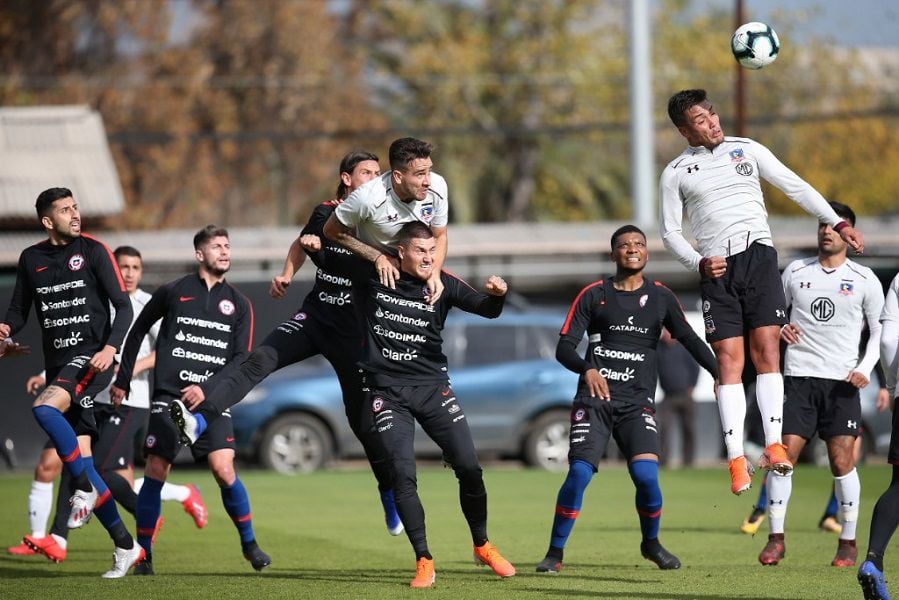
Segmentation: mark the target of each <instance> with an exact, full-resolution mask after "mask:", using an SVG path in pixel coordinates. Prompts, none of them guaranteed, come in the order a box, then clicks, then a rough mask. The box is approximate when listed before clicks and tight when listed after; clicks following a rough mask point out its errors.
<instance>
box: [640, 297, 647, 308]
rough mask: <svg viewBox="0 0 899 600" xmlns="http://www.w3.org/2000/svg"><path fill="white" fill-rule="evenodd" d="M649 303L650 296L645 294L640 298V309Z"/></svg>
mask: <svg viewBox="0 0 899 600" xmlns="http://www.w3.org/2000/svg"><path fill="white" fill-rule="evenodd" d="M647 301H649V294H643V295H642V296H640V308H643V307H644V306H646V302H647Z"/></svg>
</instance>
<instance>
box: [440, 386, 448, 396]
mask: <svg viewBox="0 0 899 600" xmlns="http://www.w3.org/2000/svg"><path fill="white" fill-rule="evenodd" d="M449 393H450V391H449V388H447V389H445V390H443V391H442V392H440V395H441V396H449Z"/></svg>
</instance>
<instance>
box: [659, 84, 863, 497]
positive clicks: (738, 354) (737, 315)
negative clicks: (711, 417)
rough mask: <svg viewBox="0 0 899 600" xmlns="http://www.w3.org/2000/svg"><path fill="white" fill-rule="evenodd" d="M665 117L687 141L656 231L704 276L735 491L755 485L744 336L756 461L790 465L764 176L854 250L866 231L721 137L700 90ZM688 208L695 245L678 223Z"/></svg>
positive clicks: (748, 148)
mask: <svg viewBox="0 0 899 600" xmlns="http://www.w3.org/2000/svg"><path fill="white" fill-rule="evenodd" d="M668 116H669V117H670V118H671V120H672V122H673V123H674V125H675V127H677V130H678V131H679V132H680V134H681V135H682V136H684V138H685V139H686V140H687V143H688V144H689V147H688V148H687V149H686V150H684V151H683V152H682V153H681V155H680V156H678V157H677V158H676V159H674V160H673V161H671V162H670V163H668V166H666V167H665V170H664V171H663V172H662V176H661V179H660V182H659V199H660V208H661V225H660V232H661V234H662V240H663V241H664V243H665V247H666V248H668V250H669V251H670V252H672V253H673V254H674V255H675V256H677V258H678V260H680V261H681V263H682V264H683V265H684V266H685V267H687V268H688V269H690V270H694V271H696V270H698V271H699V274H700V276H701V278H702V279H701V283H700V289H701V293H702V312H703V319H704V320H705V334H706V340H707V341H708V342H709V343H710V344H711V345H712V350H714V352H715V356H716V358H717V360H718V371H719V373H720V376H721V379H720V382H719V386H718V411H719V414H720V416H721V425H722V426H723V429H724V444H725V446H726V447H727V458H728V467H729V470H730V476H731V491H732V492H733V493H734V494H741V493H743V492H745V491H746V490H748V489H749V488H750V487H751V486H752V478H751V474H752V465H750V464H749V461H748V460H747V459H746V456H745V454H744V450H743V420H744V419H745V417H746V395H745V392H744V389H743V382H742V373H743V366H744V361H745V354H744V339H743V338H744V335H746V334H747V332H748V336H749V354H750V358H751V359H752V362H753V364H754V365H755V368H756V372H757V373H758V375H757V378H756V396H757V398H758V404H759V410H760V411H761V413H762V421H763V423H764V430H765V446H766V447H765V450H764V452H763V453H762V457H761V459H760V463H759V464H760V466H762V467H764V468H765V469H768V470H771V469H773V470H776V471H779V472H781V473H783V474H786V473H789V472H790V471H791V470H792V469H793V464H792V463H791V462H790V460H789V458H788V457H787V452H786V447H785V446H784V445H783V443H782V441H781V424H782V421H783V377H782V376H781V373H780V348H779V337H780V328H781V327H782V326H783V325H785V324H786V322H787V312H786V311H787V307H786V303H785V300H784V295H783V287H782V286H781V282H780V273H779V272H778V267H777V252H776V251H775V250H774V245H773V241H772V238H771V229H770V227H769V226H768V219H767V211H766V210H765V199H764V197H763V196H762V189H761V185H760V178H763V179H765V180H766V181H768V182H769V183H771V184H773V185H775V186H777V187H778V188H780V189H781V190H782V191H783V192H784V193H785V194H787V196H789V197H790V198H791V199H792V200H793V201H794V202H796V203H797V204H799V205H800V206H801V207H803V208H804V209H805V210H806V211H808V212H809V213H811V214H813V215H815V216H816V217H817V218H818V220H819V221H820V222H822V223H826V224H827V225H829V226H831V227H833V228H834V231H836V232H837V234H838V235H839V236H840V237H841V238H842V239H843V240H844V241H845V242H846V243H848V244H849V245H850V246H851V247H852V249H853V250H855V251H856V252H861V251H862V250H863V249H864V243H863V241H862V236H861V234H860V233H859V232H857V231H856V230H855V229H854V228H853V227H852V225H850V224H849V223H848V222H847V221H844V220H843V219H841V218H840V217H839V216H837V214H836V213H835V212H834V211H833V209H832V208H831V207H830V206H829V205H828V204H827V201H826V200H825V199H824V198H823V197H822V196H821V194H819V193H818V192H817V191H815V189H814V188H812V187H811V186H810V185H809V184H808V183H806V182H805V181H803V180H802V179H800V178H799V176H797V175H796V174H795V173H794V172H793V171H791V170H789V169H788V168H787V167H785V166H784V165H783V163H781V162H780V161H779V160H778V159H777V158H776V157H775V156H774V155H773V154H772V153H771V151H770V150H768V149H767V148H765V147H764V146H762V145H761V144H759V143H758V142H756V141H754V140H750V139H748V138H733V137H725V136H724V132H723V131H722V129H721V123H720V120H719V118H718V113H717V111H716V110H715V107H714V106H713V105H712V104H711V102H709V100H708V98H707V97H706V92H705V90H698V89H697V90H683V91H681V92H678V93H676V94H674V95H673V96H672V97H671V98H670V99H669V100H668ZM684 211H686V213H687V217H688V219H689V220H690V225H691V227H692V230H693V235H694V236H695V238H696V241H697V242H698V245H699V251H698V252H697V251H696V250H694V249H693V246H692V245H691V244H690V243H689V242H688V241H687V240H686V238H685V237H684V234H683V230H682V219H683V213H684Z"/></svg>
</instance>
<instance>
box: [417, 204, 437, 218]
mask: <svg viewBox="0 0 899 600" xmlns="http://www.w3.org/2000/svg"><path fill="white" fill-rule="evenodd" d="M420 216H421V220H422V221H424V222H425V223H429V222H430V221H431V219H433V218H434V206H433V205H432V204H429V205H427V206H422V207H421V212H420Z"/></svg>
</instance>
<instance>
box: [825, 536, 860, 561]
mask: <svg viewBox="0 0 899 600" xmlns="http://www.w3.org/2000/svg"><path fill="white" fill-rule="evenodd" d="M856 558H858V548H856V547H855V540H840V541H839V543H838V544H837V553H836V556H834V557H833V560H832V561H831V562H830V566H831V567H854V566H855V559H856Z"/></svg>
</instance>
